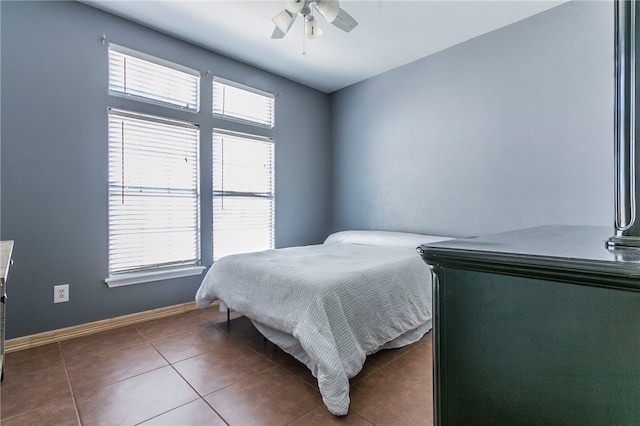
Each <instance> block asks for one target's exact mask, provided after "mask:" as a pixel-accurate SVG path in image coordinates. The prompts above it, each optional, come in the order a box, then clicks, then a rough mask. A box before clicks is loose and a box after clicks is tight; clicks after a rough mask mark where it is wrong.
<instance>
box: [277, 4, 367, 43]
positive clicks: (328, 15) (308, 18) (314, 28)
mask: <svg viewBox="0 0 640 426" xmlns="http://www.w3.org/2000/svg"><path fill="white" fill-rule="evenodd" d="M314 10H317V11H318V13H319V14H320V15H322V16H323V17H324V18H325V19H326V20H327V21H329V22H330V23H332V24H333V25H335V26H336V27H338V28H340V29H341V30H342V31H346V32H349V31H351V30H352V29H354V28H355V27H356V25H358V22H357V21H356V20H355V19H353V18H352V17H351V15H349V14H348V13H347V12H345V11H344V10H343V9H341V8H340V4H339V3H338V0H285V2H284V10H283V11H282V12H280V13H278V14H277V15H276V16H274V17H273V19H272V21H273V23H274V24H276V27H275V29H274V30H273V34H271V38H283V37H284V36H285V35H286V34H287V32H288V31H289V29H290V28H291V26H292V25H293V22H294V21H295V20H296V17H297V16H298V15H300V16H302V17H303V18H304V34H305V36H306V37H307V38H315V37H317V36H319V35H320V34H322V31H321V30H320V27H319V26H318V23H317V22H316V20H315V18H314V16H313V11H314Z"/></svg>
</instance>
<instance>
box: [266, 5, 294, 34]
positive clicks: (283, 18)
mask: <svg viewBox="0 0 640 426" xmlns="http://www.w3.org/2000/svg"><path fill="white" fill-rule="evenodd" d="M271 20H272V21H273V23H274V24H276V27H277V28H278V29H279V30H280V31H281V32H282V33H283V34H286V33H287V31H289V28H291V25H293V21H294V15H292V14H291V13H290V12H289V11H288V10H283V11H282V12H280V13H278V14H277V15H276V16H274V17H273V18H272V19H271Z"/></svg>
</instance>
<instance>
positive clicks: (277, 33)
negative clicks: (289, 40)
mask: <svg viewBox="0 0 640 426" xmlns="http://www.w3.org/2000/svg"><path fill="white" fill-rule="evenodd" d="M284 35H285V34H284V33H283V32H282V31H280V28H278V27H275V28H274V29H273V33H272V34H271V38H274V39H278V38H284Z"/></svg>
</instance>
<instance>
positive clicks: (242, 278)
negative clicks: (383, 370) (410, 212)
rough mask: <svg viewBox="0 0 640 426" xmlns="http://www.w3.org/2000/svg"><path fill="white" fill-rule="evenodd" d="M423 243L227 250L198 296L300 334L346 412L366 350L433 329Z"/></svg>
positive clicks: (325, 391)
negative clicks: (418, 249) (230, 252)
mask: <svg viewBox="0 0 640 426" xmlns="http://www.w3.org/2000/svg"><path fill="white" fill-rule="evenodd" d="M416 246H417V245H414V246H413V247H412V248H407V247H381V246H369V245H358V244H344V243H341V244H322V245H314V246H303V247H292V248H285V249H277V250H267V251H263V252H257V253H247V254H240V255H232V256H227V257H224V258H221V259H219V260H218V261H217V262H215V263H214V264H213V266H212V267H211V269H210V270H209V272H207V274H206V276H205V278H204V280H203V282H202V285H201V286H200V288H199V289H198V292H197V294H196V303H197V306H198V307H205V306H207V305H209V304H210V303H211V302H212V301H213V300H214V299H216V298H219V299H220V300H221V301H222V302H224V304H226V305H227V306H228V307H229V308H230V309H232V310H234V311H236V312H238V313H240V314H242V315H245V316H247V317H248V318H250V319H251V320H253V321H257V322H259V323H261V324H263V325H266V326H268V327H270V328H273V329H276V330H280V331H282V332H284V333H287V334H290V335H292V336H293V337H295V338H296V339H297V340H298V341H299V343H300V345H301V347H302V348H303V349H304V351H305V352H306V354H307V355H308V356H309V358H310V360H311V361H312V365H313V366H314V367H315V368H313V367H312V372H313V373H314V375H315V376H316V377H317V379H318V386H319V388H320V392H321V394H322V398H323V401H324V403H325V405H326V406H327V408H328V409H329V411H331V412H332V413H333V414H336V415H345V414H347V412H348V408H349V378H350V377H353V376H355V375H356V374H357V373H358V372H359V371H360V370H361V369H362V367H363V365H364V362H365V358H366V356H367V355H369V354H371V353H374V352H376V351H378V350H379V349H380V348H382V347H383V346H384V345H385V344H386V343H387V342H390V341H392V340H394V339H396V338H398V336H401V335H404V334H405V333H407V332H410V331H412V330H416V329H419V328H420V327H422V329H421V332H420V333H419V334H417V335H416V333H414V335H416V336H415V338H414V339H413V340H418V339H419V338H420V337H422V335H423V334H424V332H426V331H428V330H429V329H430V328H431V274H430V271H429V269H428V267H427V266H426V264H425V263H424V262H423V261H422V259H421V258H420V256H419V255H418V254H417V253H416V251H415V247H416ZM426 324H428V326H425V325H426ZM407 343H408V342H406V341H405V342H404V343H403V344H407ZM283 349H284V348H283ZM285 350H286V349H285ZM294 355H295V354H294ZM307 365H309V364H307ZM314 370H315V371H314Z"/></svg>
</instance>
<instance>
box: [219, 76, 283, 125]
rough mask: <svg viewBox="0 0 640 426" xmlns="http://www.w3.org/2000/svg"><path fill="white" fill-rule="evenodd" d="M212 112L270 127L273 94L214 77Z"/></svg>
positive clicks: (272, 117) (272, 121)
mask: <svg viewBox="0 0 640 426" xmlns="http://www.w3.org/2000/svg"><path fill="white" fill-rule="evenodd" d="M213 113H214V114H215V115H217V116H220V117H223V118H227V119H235V120H239V121H244V122H248V123H250V124H257V125H259V126H263V127H269V128H272V127H273V123H274V95H273V94H271V93H267V92H262V91H260V90H257V89H254V88H252V87H248V86H243V85H241V84H238V83H234V82H231V81H228V80H223V79H221V78H218V77H214V78H213Z"/></svg>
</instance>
